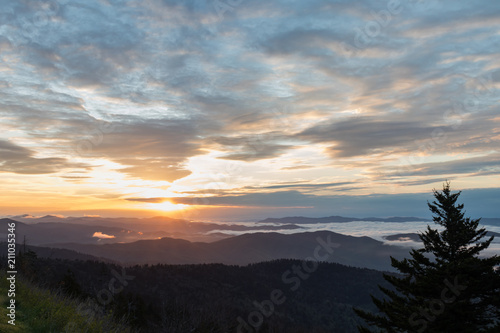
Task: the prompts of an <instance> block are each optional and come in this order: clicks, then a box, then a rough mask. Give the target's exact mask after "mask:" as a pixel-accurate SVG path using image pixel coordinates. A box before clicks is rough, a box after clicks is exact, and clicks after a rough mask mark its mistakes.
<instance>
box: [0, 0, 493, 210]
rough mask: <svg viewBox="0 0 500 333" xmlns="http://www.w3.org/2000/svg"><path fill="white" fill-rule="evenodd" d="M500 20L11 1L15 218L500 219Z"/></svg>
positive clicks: (4, 185)
mask: <svg viewBox="0 0 500 333" xmlns="http://www.w3.org/2000/svg"><path fill="white" fill-rule="evenodd" d="M499 52H500V3H498V2H496V1H491V0H488V1H474V2H471V1H456V0H454V1H451V0H448V1H437V0H436V1H433V0H422V1H418V0H407V1H403V0H401V1H399V0H389V1H368V0H366V1H324V0H322V1H317V0H311V1H307V2H306V1H261V0H214V1H212V0H187V1H180V0H178V1H174V0H163V1H159V0H158V1H157V0H146V1H107V0H101V1H95V0H85V1H68V0H60V1H56V0H41V1H24V0H22V1H9V2H4V3H2V6H0V116H1V118H0V183H1V192H0V214H2V215H9V214H24V213H27V214H34V215H36V214H48V213H52V214H64V215H85V214H87V215H102V216H154V215H159V214H164V215H167V216H179V217H184V218H188V219H231V220H235V219H238V218H240V219H252V218H253V217H256V216H259V217H266V216H273V217H279V216H289V215H303V216H328V215H344V216H354V217H363V216H381V217H383V216H420V217H428V216H429V212H428V209H427V205H426V201H427V200H432V190H433V189H434V188H436V189H440V188H441V187H442V184H443V182H444V181H446V180H450V181H451V185H452V188H453V189H455V190H462V191H463V195H462V197H461V198H463V202H464V203H465V205H466V209H467V211H468V213H470V214H471V215H474V217H481V216H483V217H500V208H499V207H500V177H499V176H500V152H499V147H500V145H499V143H500V112H499V110H500V108H499V103H498V102H499V97H500V60H499V59H500V57H499Z"/></svg>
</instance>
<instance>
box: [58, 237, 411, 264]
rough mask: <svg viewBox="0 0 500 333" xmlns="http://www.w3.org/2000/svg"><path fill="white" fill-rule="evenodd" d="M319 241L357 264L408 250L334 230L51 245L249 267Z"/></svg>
mask: <svg viewBox="0 0 500 333" xmlns="http://www.w3.org/2000/svg"><path fill="white" fill-rule="evenodd" d="M318 239H322V240H323V242H328V241H327V240H328V239H329V240H330V241H329V242H331V243H334V244H335V248H334V249H333V250H332V251H333V253H331V255H328V258H327V259H326V261H328V262H337V263H341V264H345V265H350V266H356V267H367V268H373V269H380V270H391V269H392V267H391V266H390V258H389V256H390V255H392V256H394V257H397V258H402V257H404V256H405V255H407V254H408V249H405V248H401V247H397V246H389V245H384V244H383V243H382V242H379V241H376V240H374V239H372V238H369V237H353V236H347V235H342V234H337V233H334V232H330V231H317V232H305V233H296V234H289V235H285V234H279V233H254V234H244V235H240V236H236V237H231V238H227V239H223V240H220V241H217V242H213V243H200V242H194V243H193V242H189V241H186V240H182V239H173V238H162V239H158V240H144V241H137V242H133V243H126V244H103V245H90V244H72V243H67V244H54V245H53V246H57V247H61V248H67V249H71V250H75V251H78V252H81V253H87V254H91V255H93V256H96V257H104V258H109V259H112V260H115V261H119V262H121V263H124V264H146V263H147V264H157V263H163V264H198V263H224V264H231V265H232V264H237V265H246V264H250V263H256V262H261V261H267V260H275V259H283V258H286V259H304V258H307V257H311V256H313V255H314V253H315V249H316V248H317V247H318V246H319V244H320V243H318Z"/></svg>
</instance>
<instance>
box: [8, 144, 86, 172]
mask: <svg viewBox="0 0 500 333" xmlns="http://www.w3.org/2000/svg"><path fill="white" fill-rule="evenodd" d="M34 155H35V152H33V151H32V150H30V149H27V148H24V147H21V146H18V145H16V144H14V143H12V142H10V141H8V140H0V171H3V172H13V173H18V174H32V175H35V174H48V173H55V172H58V171H60V170H62V169H65V168H77V167H80V168H83V167H85V165H83V164H76V163H71V162H70V161H68V160H66V159H64V158H51V157H49V158H36V157H34Z"/></svg>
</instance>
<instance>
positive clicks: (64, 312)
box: [0, 271, 129, 333]
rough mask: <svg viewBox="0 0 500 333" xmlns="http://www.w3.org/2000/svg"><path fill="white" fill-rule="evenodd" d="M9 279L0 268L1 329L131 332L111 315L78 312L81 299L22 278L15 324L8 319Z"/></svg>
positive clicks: (18, 290) (17, 297)
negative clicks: (40, 286)
mask: <svg viewBox="0 0 500 333" xmlns="http://www.w3.org/2000/svg"><path fill="white" fill-rule="evenodd" d="M7 289H8V282H7V280H6V275H5V272H4V271H1V272H0V290H1V294H0V316H1V317H0V318H1V319H0V332H2V333H3V332H5V333H10V332H46V333H50V332H54V333H56V332H57V333H59V332H71V333H79V332H82V333H84V332H85V333H86V332H89V333H90V332H92V333H93V332H102V333H104V332H129V330H128V329H127V328H124V327H118V325H116V324H114V323H113V321H112V319H111V318H110V316H108V317H102V318H98V317H96V316H93V317H91V318H90V317H89V316H88V315H85V314H80V313H79V312H78V309H79V308H85V307H84V305H83V304H82V303H79V302H77V301H75V300H72V299H69V298H67V297H63V296H61V295H58V294H55V293H53V292H51V291H48V290H43V289H40V288H37V287H35V286H33V285H31V284H29V283H27V282H24V281H22V280H20V279H19V276H18V280H17V281H16V326H13V325H10V324H8V323H7V321H8V320H9V319H8V317H7V308H6V307H7V305H8V302H9V299H8V297H7Z"/></svg>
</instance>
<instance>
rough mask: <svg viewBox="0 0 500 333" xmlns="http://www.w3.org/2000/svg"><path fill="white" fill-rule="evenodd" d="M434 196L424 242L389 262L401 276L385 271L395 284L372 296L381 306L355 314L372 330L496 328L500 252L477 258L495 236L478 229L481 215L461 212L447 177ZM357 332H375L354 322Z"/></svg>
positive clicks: (498, 327)
mask: <svg viewBox="0 0 500 333" xmlns="http://www.w3.org/2000/svg"><path fill="white" fill-rule="evenodd" d="M433 192H434V197H435V201H433V203H427V204H428V206H429V209H430V210H431V212H432V214H433V220H434V223H436V224H438V225H440V226H442V227H444V228H443V229H442V230H441V231H439V230H437V229H432V228H431V227H430V226H427V230H426V231H425V232H424V233H422V234H420V235H419V236H420V239H421V240H422V241H423V243H424V247H423V248H422V249H418V250H412V251H411V252H410V255H411V258H409V259H403V260H396V259H394V258H392V257H391V261H392V266H393V267H395V268H396V269H397V270H398V271H399V272H400V273H401V274H402V275H403V276H402V277H401V276H396V275H388V274H384V278H385V279H386V280H387V281H388V282H389V283H390V284H392V286H393V287H394V288H393V289H387V288H382V287H380V286H379V288H380V289H381V290H382V292H383V293H384V294H385V297H384V298H383V299H377V298H375V297H373V296H372V300H373V302H374V304H375V305H376V306H377V308H378V310H379V311H380V313H379V314H372V313H369V312H366V311H363V310H361V309H355V311H356V313H357V314H358V315H359V316H360V317H361V318H363V319H364V320H365V322H366V323H368V324H369V325H370V326H371V327H377V328H376V329H375V332H380V331H383V332H419V333H420V332H439V333H442V332H500V323H499V321H500V312H499V309H500V304H499V294H500V274H499V272H498V270H495V269H496V268H497V267H498V265H499V264H500V257H499V256H498V255H495V256H492V257H489V258H480V257H479V254H480V252H481V251H483V250H485V249H486V248H488V246H489V245H490V243H491V242H492V240H493V236H492V237H490V238H489V239H487V240H484V241H481V240H482V239H483V238H484V237H485V236H486V234H487V231H486V230H485V229H484V228H478V225H479V221H480V219H476V220H472V219H470V218H465V217H464V211H463V208H464V205H463V204H457V199H458V197H459V195H460V193H461V192H457V193H452V192H451V190H450V183H449V182H446V183H445V184H444V186H443V190H442V191H440V192H439V191H436V190H434V191H433ZM358 329H359V331H360V332H373V331H372V330H370V329H369V328H366V327H361V326H360V327H358Z"/></svg>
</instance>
